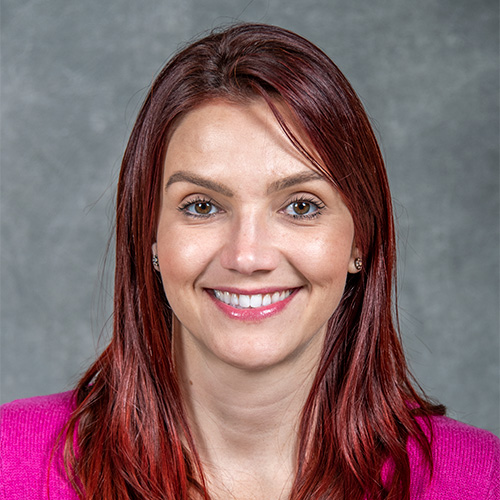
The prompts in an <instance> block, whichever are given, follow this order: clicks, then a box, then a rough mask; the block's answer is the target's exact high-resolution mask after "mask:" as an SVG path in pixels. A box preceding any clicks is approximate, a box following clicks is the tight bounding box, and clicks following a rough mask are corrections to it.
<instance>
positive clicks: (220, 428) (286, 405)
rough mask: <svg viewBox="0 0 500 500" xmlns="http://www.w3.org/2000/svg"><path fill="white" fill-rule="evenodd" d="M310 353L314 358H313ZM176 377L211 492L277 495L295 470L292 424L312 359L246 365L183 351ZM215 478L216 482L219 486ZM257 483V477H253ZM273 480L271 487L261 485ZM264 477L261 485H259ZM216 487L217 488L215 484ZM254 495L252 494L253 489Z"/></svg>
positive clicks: (286, 487)
mask: <svg viewBox="0 0 500 500" xmlns="http://www.w3.org/2000/svg"><path fill="white" fill-rule="evenodd" d="M316 359H317V358H314V360H316ZM176 361H177V363H176V364H177V366H178V367H182V370H178V371H179V379H180V384H181V388H182V391H183V393H184V399H185V404H186V411H187V414H188V419H189V421H190V426H191V430H192V433H193V437H194V439H195V442H196V446H197V452H198V454H199V456H200V458H201V461H202V463H203V466H204V470H205V473H206V475H207V477H208V482H209V484H210V485H211V487H212V485H213V491H214V492H215V493H216V495H215V497H214V498H232V496H230V495H227V492H228V491H231V494H233V495H235V497H236V498H242V499H243V498H247V496H246V495H245V491H253V492H255V491H256V490H259V488H260V490H261V491H262V494H261V495H260V496H259V495H255V496H248V498H260V497H262V498H280V495H281V494H285V495H286V493H287V492H288V491H289V489H290V487H291V482H292V480H293V477H294V475H295V466H296V464H295V457H296V455H297V446H298V440H299V437H298V426H299V424H300V418H301V414H302V410H303V408H304V405H305V402H306V399H307V397H308V395H309V391H310V389H311V385H312V382H313V379H314V375H315V366H316V363H310V364H307V367H302V368H300V369H298V367H297V365H296V364H294V363H292V362H289V363H287V362H283V363H282V364H280V365H278V366H274V367H272V368H268V369H260V370H245V369H242V368H239V367H234V366H230V365H227V364H225V363H223V362H220V361H218V362H217V361H215V360H213V362H210V361H207V359H206V358H202V357H200V359H196V357H193V356H192V352H191V353H190V356H183V353H182V348H180V349H179V347H178V346H176ZM221 483H223V485H222V486H221ZM258 483H260V485H259V484H258ZM266 484H267V485H274V486H273V487H274V491H273V492H270V491H269V487H268V486H265V485H266ZM263 485H264V486H263ZM221 488H222V490H223V493H221V494H217V491H221ZM252 495H253V494H252Z"/></svg>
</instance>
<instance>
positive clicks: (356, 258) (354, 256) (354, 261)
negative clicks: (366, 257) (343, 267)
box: [347, 242, 363, 274]
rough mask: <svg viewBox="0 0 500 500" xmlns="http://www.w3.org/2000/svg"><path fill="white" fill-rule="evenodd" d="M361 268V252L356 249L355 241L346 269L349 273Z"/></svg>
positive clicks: (356, 271) (357, 271) (354, 272)
mask: <svg viewBox="0 0 500 500" xmlns="http://www.w3.org/2000/svg"><path fill="white" fill-rule="evenodd" d="M361 269H363V259H362V258H361V252H360V251H359V250H358V247H357V246H356V243H355V242H354V243H353V244H352V250H351V258H350V259H349V267H348V269H347V271H348V272H349V273H350V274H356V273H359V271H361Z"/></svg>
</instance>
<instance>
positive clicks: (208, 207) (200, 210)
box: [179, 200, 220, 217]
mask: <svg viewBox="0 0 500 500" xmlns="http://www.w3.org/2000/svg"><path fill="white" fill-rule="evenodd" d="M179 210H180V211H181V212H183V213H185V214H186V215H189V216H191V217H208V216H211V215H215V214H217V213H218V212H219V211H220V210H219V208H218V207H217V206H216V205H215V204H214V203H212V202H211V201H210V200H194V201H188V202H187V203H185V204H184V205H182V206H180V207H179Z"/></svg>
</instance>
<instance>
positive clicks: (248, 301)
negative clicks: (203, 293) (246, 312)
mask: <svg viewBox="0 0 500 500" xmlns="http://www.w3.org/2000/svg"><path fill="white" fill-rule="evenodd" d="M296 290H297V289H296V288H292V289H290V290H283V291H282V292H273V293H257V294H255V295H245V294H238V293H231V292H224V291H222V290H215V289H214V290H213V293H214V297H215V298H216V299H217V300H219V301H220V302H223V303H224V304H227V305H228V306H232V307H235V308H237V309H256V308H258V307H265V306H269V305H271V304H276V303H278V302H281V301H283V300H285V299H287V298H288V297H290V295H291V294H292V293H293V292H294V291H296Z"/></svg>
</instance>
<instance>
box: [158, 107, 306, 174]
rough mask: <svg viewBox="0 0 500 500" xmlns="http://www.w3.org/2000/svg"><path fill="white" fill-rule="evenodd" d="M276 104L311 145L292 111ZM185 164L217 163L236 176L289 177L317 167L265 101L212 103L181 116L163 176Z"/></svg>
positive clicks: (206, 167)
mask: <svg viewBox="0 0 500 500" xmlns="http://www.w3.org/2000/svg"><path fill="white" fill-rule="evenodd" d="M276 107H277V108H278V111H279V113H280V114H281V115H282V116H283V118H284V119H285V120H286V123H287V127H289V129H290V131H291V133H292V134H293V135H294V137H295V138H296V139H297V140H298V141H299V142H300V144H307V143H308V141H307V140H306V138H305V134H303V133H301V132H300V131H299V130H298V127H297V126H294V124H293V121H292V120H291V118H290V111H288V110H287V109H286V108H285V106H283V105H281V106H280V105H279V103H278V104H276ZM308 149H310V148H308ZM181 166H182V168H184V169H185V168H187V169H190V170H195V171H198V172H199V173H206V172H209V171H210V172H211V171H216V170H217V167H219V170H226V171H227V170H230V171H231V172H232V173H233V175H234V174H235V173H236V172H239V173H242V172H243V173H247V174H248V173H250V172H255V171H259V172H260V173H261V174H267V175H281V174H282V175H290V174H294V173H297V171H298V170H304V169H308V170H310V169H314V170H315V168H314V166H313V164H312V163H311V161H309V160H308V159H307V158H306V157H305V156H304V154H302V153H301V152H300V151H299V150H298V149H297V148H296V147H295V146H294V145H293V144H292V142H291V140H290V139H289V138H288V137H287V135H286V133H285V132H284V130H283V128H282V127H281V125H280V124H279V123H278V120H277V119H276V117H275V115H274V114H273V112H272V111H271V109H270V108H269V106H268V105H267V103H266V102H265V101H264V100H262V99H256V100H252V101H249V102H248V103H232V102H227V101H223V100H217V101H211V102H208V103H205V104H202V105H200V106H198V107H196V108H195V109H193V110H191V111H189V112H188V113H186V114H185V115H184V116H182V117H181V118H180V119H179V121H178V122H177V123H176V124H175V128H174V129H173V130H172V131H171V133H170V138H169V141H168V144H167V153H166V157H165V166H164V168H165V174H172V173H174V172H175V170H176V169H178V168H180V167H181ZM221 173H222V172H221Z"/></svg>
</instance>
